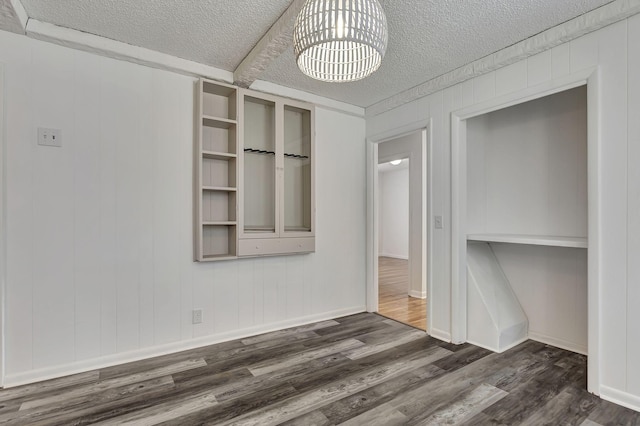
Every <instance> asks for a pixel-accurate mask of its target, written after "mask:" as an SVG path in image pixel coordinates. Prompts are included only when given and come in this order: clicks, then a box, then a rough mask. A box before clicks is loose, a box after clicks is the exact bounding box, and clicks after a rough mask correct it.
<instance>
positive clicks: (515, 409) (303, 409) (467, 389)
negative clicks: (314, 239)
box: [0, 313, 640, 426]
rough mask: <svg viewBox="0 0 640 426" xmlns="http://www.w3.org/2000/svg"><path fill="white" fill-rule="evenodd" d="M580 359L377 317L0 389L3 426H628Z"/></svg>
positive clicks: (635, 419) (627, 417)
mask: <svg viewBox="0 0 640 426" xmlns="http://www.w3.org/2000/svg"><path fill="white" fill-rule="evenodd" d="M585 375H586V359H585V357H584V356H582V355H578V354H575V353H571V352H567V351H564V350H561V349H557V348H553V347H550V346H546V345H544V344H542V343H537V342H533V341H528V342H525V343H523V344H521V345H519V346H517V347H516V348H514V349H511V350H509V351H507V352H504V353H502V354H495V353H491V352H490V351H487V350H485V349H481V348H478V347H475V346H472V345H469V344H465V345H460V346H456V345H451V344H448V343H444V342H441V341H439V340H436V339H433V338H431V337H428V336H427V335H426V334H425V333H423V332H421V331H419V330H416V329H415V328H412V327H409V326H407V325H404V324H401V323H398V322H396V321H393V320H389V319H386V318H384V317H382V316H379V315H376V314H369V313H364V314H357V315H352V316H348V317H344V318H338V319H336V320H329V321H323V322H318V323H314V324H310V325H306V326H302V327H296V328H291V329H288V330H283V331H277V332H273V333H268V334H263V335H259V336H255V337H250V338H247V339H242V340H235V341H231V342H227V343H221V344H217V345H212V346H208V347H204V348H200V349H196V350H191V351H186V352H182V353H178V354H173V355H168V356H164V357H159V358H153V359H149V360H145V361H140V362H135V363H130V364H125V365H121V366H116V367H111V368H105V369H102V370H99V371H92V372H88V373H83V374H78V375H75V376H70V377H66V378H61V379H56V380H51V381H48V382H42V383H38V384H33V385H27V386H23V387H16V388H12V389H6V390H2V391H0V423H3V424H13V425H85V424H113V425H115V424H117V425H120V424H141V425H155V424H166V425H182V426H184V425H200V424H210V425H261V426H264V425H275V424H286V425H305V426H306V425H338V424H344V425H367V426H369V425H418V424H421V425H441V424H460V425H490V424H501V425H542V424H550V425H565V424H572V425H583V426H597V425H639V424H640V414H639V413H636V412H634V411H631V410H628V409H625V408H622V407H619V406H617V405H614V404H611V403H608V402H605V401H603V400H600V399H599V398H597V397H595V396H593V395H591V394H589V393H588V392H587V391H586V390H585Z"/></svg>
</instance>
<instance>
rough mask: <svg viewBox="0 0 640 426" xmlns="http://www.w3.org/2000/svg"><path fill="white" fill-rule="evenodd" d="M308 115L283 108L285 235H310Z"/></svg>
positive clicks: (311, 230)
mask: <svg viewBox="0 0 640 426" xmlns="http://www.w3.org/2000/svg"><path fill="white" fill-rule="evenodd" d="M311 121H312V119H311V111H309V110H307V109H302V108H296V107H293V106H290V105H285V106H284V147H283V148H284V177H283V179H284V197H283V198H284V200H283V201H284V203H283V204H284V227H283V231H284V233H285V234H293V233H303V234H308V235H311V234H312V232H313V229H312V226H313V220H312V217H313V214H312V209H313V204H312V198H313V194H312V191H313V185H312V176H313V173H312V167H313V158H312V155H313V149H312V134H311V129H312V123H311Z"/></svg>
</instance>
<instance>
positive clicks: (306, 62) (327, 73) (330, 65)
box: [293, 0, 387, 82]
mask: <svg viewBox="0 0 640 426" xmlns="http://www.w3.org/2000/svg"><path fill="white" fill-rule="evenodd" d="M293 46H294V51H295V55H296V61H297V63H298V67H299V68H300V70H301V71H302V72H303V73H305V74H306V75H308V76H310V77H313V78H315V79H318V80H322V81H331V82H349V81H356V80H361V79H363V78H365V77H367V76H369V75H371V74H372V73H373V72H374V71H376V70H377V69H378V67H379V66H380V63H381V62H382V58H383V57H384V53H385V50H386V48H387V18H386V16H385V15H384V11H383V10H382V7H381V6H380V3H378V1H377V0H307V1H306V2H305V4H304V6H303V7H302V10H301V11H300V14H299V15H298V18H297V19H296V22H295V26H294V29H293Z"/></svg>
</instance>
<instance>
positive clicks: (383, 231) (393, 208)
mask: <svg viewBox="0 0 640 426" xmlns="http://www.w3.org/2000/svg"><path fill="white" fill-rule="evenodd" d="M379 176H380V180H379V181H378V188H379V195H380V216H379V217H380V222H379V224H380V231H379V238H380V249H379V255H380V256H388V257H395V258H398V259H408V258H409V168H407V167H405V168H401V169H398V170H388V171H384V172H380V175H379Z"/></svg>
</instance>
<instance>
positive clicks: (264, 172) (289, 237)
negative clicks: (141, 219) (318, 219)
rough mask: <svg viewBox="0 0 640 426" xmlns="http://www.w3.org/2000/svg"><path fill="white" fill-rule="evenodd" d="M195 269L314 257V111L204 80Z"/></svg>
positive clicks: (197, 143) (201, 84) (200, 106)
mask: <svg viewBox="0 0 640 426" xmlns="http://www.w3.org/2000/svg"><path fill="white" fill-rule="evenodd" d="M196 92H197V93H196V94H197V96H196V98H197V108H196V110H197V112H196V128H197V137H196V141H195V149H194V152H195V163H194V170H195V173H194V227H195V230H194V235H195V238H194V246H195V247H194V258H195V260H196V261H201V262H203V261H214V260H227V259H236V258H238V257H250V256H266V255H278V254H292V253H308V252H312V251H314V250H315V238H314V216H315V215H314V211H315V204H314V203H315V201H314V181H313V165H314V158H313V143H314V141H313V136H314V135H313V133H314V132H313V129H314V125H313V117H314V115H313V114H314V111H313V107H312V106H311V105H308V104H305V103H301V102H296V101H292V100H288V99H283V98H280V97H277V96H271V95H266V94H262V93H257V92H253V91H250V90H245V89H239V88H237V87H234V86H231V85H228V84H224V83H218V82H213V81H209V80H204V79H202V80H200V81H199V82H198V84H197V90H196Z"/></svg>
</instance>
